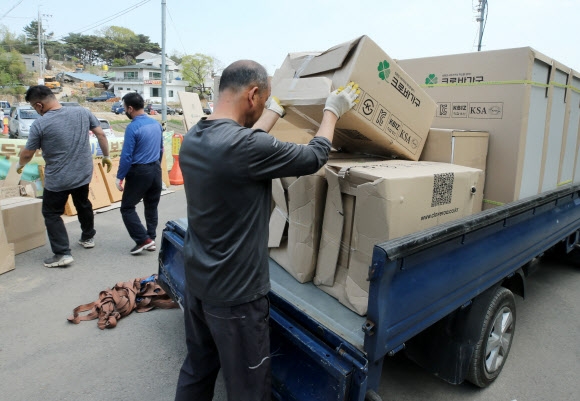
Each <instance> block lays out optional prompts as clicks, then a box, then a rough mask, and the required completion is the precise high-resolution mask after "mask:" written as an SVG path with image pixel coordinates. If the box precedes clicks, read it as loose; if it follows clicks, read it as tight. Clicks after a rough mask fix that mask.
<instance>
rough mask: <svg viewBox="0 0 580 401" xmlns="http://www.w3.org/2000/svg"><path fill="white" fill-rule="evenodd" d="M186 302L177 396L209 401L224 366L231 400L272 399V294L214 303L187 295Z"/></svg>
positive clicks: (177, 400)
mask: <svg viewBox="0 0 580 401" xmlns="http://www.w3.org/2000/svg"><path fill="white" fill-rule="evenodd" d="M186 305H187V306H186V310H185V335H186V340H187V357H186V358H185V361H184V362H183V366H182V367H181V371H180V373H179V380H178V382H177V392H176V395H175V401H193V400H195V401H211V400H212V398H213V395H214V387H215V381H216V378H217V375H218V372H219V370H220V368H221V369H222V373H223V377H224V381H225V384H226V390H227V394H228V400H229V401H269V400H270V398H271V392H272V389H271V386H272V384H271V375H270V333H269V328H268V327H269V325H268V320H269V318H270V303H269V301H268V298H267V297H261V298H259V299H257V300H255V301H252V302H249V303H245V304H241V305H237V306H233V307H216V306H211V305H208V304H206V303H203V302H202V301H200V300H199V299H197V298H195V297H191V296H188V297H187V300H186Z"/></svg>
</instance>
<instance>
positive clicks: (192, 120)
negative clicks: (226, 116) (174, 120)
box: [177, 92, 205, 131]
mask: <svg viewBox="0 0 580 401" xmlns="http://www.w3.org/2000/svg"><path fill="white" fill-rule="evenodd" d="M177 96H178V97H179V102H180V103H181V108H182V109H183V125H184V126H185V130H186V131H189V130H190V129H191V128H192V127H193V126H194V125H195V124H197V122H198V121H199V120H200V119H201V118H202V117H205V114H204V113H203V107H201V101H200V100H199V95H198V94H197V93H191V92H177Z"/></svg>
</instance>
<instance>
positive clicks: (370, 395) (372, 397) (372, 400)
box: [365, 390, 383, 401]
mask: <svg viewBox="0 0 580 401" xmlns="http://www.w3.org/2000/svg"><path fill="white" fill-rule="evenodd" d="M365 401H383V399H382V398H381V396H380V395H378V394H377V393H376V392H375V391H374V390H368V391H367V392H366V394H365Z"/></svg>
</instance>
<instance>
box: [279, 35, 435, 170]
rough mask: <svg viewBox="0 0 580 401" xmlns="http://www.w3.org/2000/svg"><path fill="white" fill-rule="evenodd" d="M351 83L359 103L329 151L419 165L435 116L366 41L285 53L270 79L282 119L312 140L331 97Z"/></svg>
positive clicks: (404, 78) (422, 93)
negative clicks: (283, 108)
mask: <svg viewBox="0 0 580 401" xmlns="http://www.w3.org/2000/svg"><path fill="white" fill-rule="evenodd" d="M350 81H354V82H356V83H357V84H358V85H359V86H360V90H361V94H360V96H359V102H358V103H357V105H356V106H355V107H354V109H353V110H351V111H349V112H347V113H346V114H345V115H344V116H342V117H341V118H340V120H339V121H338V123H337V125H336V130H335V134H334V140H333V143H332V144H333V147H334V148H335V149H341V150H343V151H347V152H361V153H367V154H374V155H381V156H396V157H401V158H404V159H409V160H418V159H419V156H420V154H421V150H422V149H423V146H424V144H425V139H426V137H427V134H428V132H429V128H430V127H431V122H432V120H433V116H434V113H435V104H434V102H433V100H431V98H430V97H429V96H428V95H426V93H425V91H424V90H423V89H421V87H420V86H419V85H418V84H417V83H416V82H415V81H413V79H412V78H411V77H410V76H409V75H408V74H407V73H405V71H403V70H402V69H401V68H400V67H399V66H398V65H397V63H396V62H395V61H394V60H393V59H391V58H390V57H389V56H388V55H387V54H386V53H385V52H384V51H383V50H382V49H381V48H380V47H379V46H377V44H376V43H374V42H373V41H372V40H371V39H370V38H369V37H367V36H362V37H360V38H357V39H355V40H352V41H350V42H346V43H343V44H340V45H338V46H335V47H333V48H331V49H328V50H327V51H325V52H322V53H294V54H289V55H288V56H287V57H286V59H285V61H284V63H283V64H282V66H281V67H280V68H279V69H278V70H277V71H276V73H275V74H274V76H273V77H272V95H274V96H277V97H278V98H279V99H280V100H281V102H282V103H283V104H285V105H288V106H287V107H286V113H287V114H286V117H285V120H286V121H288V122H290V123H291V124H293V125H295V126H296V127H299V128H301V129H304V130H306V131H307V132H309V133H311V134H312V135H313V134H314V133H316V132H317V131H318V127H319V126H320V122H321V120H322V115H323V112H322V110H323V108H324V104H325V101H326V98H327V97H328V95H329V94H330V92H331V91H332V90H334V89H336V88H338V87H340V86H345V85H347V84H348V83H349V82H350Z"/></svg>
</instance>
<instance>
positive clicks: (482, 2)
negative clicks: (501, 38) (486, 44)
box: [476, 0, 487, 52]
mask: <svg viewBox="0 0 580 401" xmlns="http://www.w3.org/2000/svg"><path fill="white" fill-rule="evenodd" d="M486 7H487V0H479V9H478V10H477V11H479V13H480V14H479V17H478V18H477V19H476V21H478V22H479V41H478V44H477V51H478V52H480V51H481V41H482V39H483V30H484V29H485V22H486V19H487V16H486V15H485V9H486Z"/></svg>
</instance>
